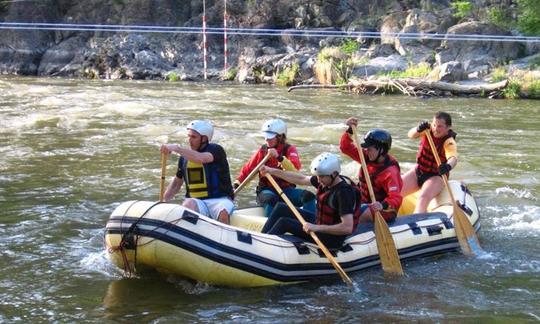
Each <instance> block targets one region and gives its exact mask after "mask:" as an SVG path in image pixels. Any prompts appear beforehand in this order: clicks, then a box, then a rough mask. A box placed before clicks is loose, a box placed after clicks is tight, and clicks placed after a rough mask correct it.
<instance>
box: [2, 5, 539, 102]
mask: <svg viewBox="0 0 540 324" xmlns="http://www.w3.org/2000/svg"><path fill="white" fill-rule="evenodd" d="M416 2H418V4H417V3H416ZM420 4H422V5H420ZM202 9H203V8H202V1H181V0H177V1H175V0H154V1H143V0H134V1H125V0H99V1H91V2H88V1H72V0H63V1H60V0H43V1H40V2H39V3H35V2H25V1H22V2H10V3H8V4H4V5H2V6H0V20H1V21H3V22H4V23H9V22H32V23H44V22H45V23H60V24H68V23H69V24H92V25H94V24H96V25H110V26H143V27H144V26H163V28H161V30H160V31H158V32H152V33H150V32H147V31H148V30H144V31H143V29H142V27H141V28H139V29H138V30H133V29H132V31H125V28H123V29H124V30H120V29H122V28H117V27H115V28H113V29H114V30H113V29H108V30H104V28H100V27H99V26H93V27H91V28H88V30H80V28H75V27H74V26H71V27H69V28H67V27H58V26H49V27H48V28H47V29H43V28H42V29H35V27H36V25H34V27H33V28H30V29H15V28H14V27H13V25H10V26H11V27H9V26H7V27H6V25H4V26H3V27H4V29H0V73H2V74H17V75H37V76H60V77H83V78H109V79H152V80H164V79H168V80H172V81H174V80H193V81H198V80H202V79H203V72H204V69H203V55H202V47H203V43H202V35H201V34H200V33H199V29H198V27H201V24H202ZM227 11H228V25H229V26H230V27H234V28H245V29H249V30H252V29H259V30H260V29H268V30H282V31H281V32H276V33H274V32H272V33H273V34H272V35H261V34H260V33H253V34H252V35H246V34H243V35H239V34H234V33H231V34H230V35H229V37H228V54H229V55H228V62H229V69H228V70H227V71H224V69H223V66H224V54H223V53H224V46H223V44H224V42H223V34H222V33H220V31H216V30H213V29H211V30H210V31H211V32H215V33H211V34H209V35H208V46H207V47H208V48H207V49H208V70H207V72H208V78H209V79H213V80H231V81H234V82H240V83H271V84H274V83H277V84H281V85H298V84H316V83H321V84H335V83H338V84H339V83H348V82H350V80H366V79H371V78H374V77H378V76H381V75H384V76H385V77H401V76H405V77H422V78H426V79H428V80H431V81H443V82H464V81H468V82H471V81H474V82H484V81H485V82H491V81H500V80H501V79H504V78H512V77H516V76H519V77H520V78H521V80H528V85H529V88H530V89H532V90H530V91H528V89H529V88H528V87H527V86H525V87H523V86H520V88H519V89H517V91H518V93H519V96H521V97H536V95H537V93H536V92H535V91H537V90H536V88H535V87H536V86H537V87H538V96H540V81H538V80H540V72H539V71H538V70H539V69H540V43H538V42H536V43H535V42H524V41H521V42H520V41H492V40H481V39H476V40H463V39H459V37H457V38H458V40H456V37H455V36H459V35H501V36H513V34H512V33H511V31H509V30H505V29H503V28H501V27H498V26H495V25H492V24H490V23H486V22H482V21H477V20H471V19H468V20H463V19H462V20H458V19H457V18H454V17H453V12H452V10H451V9H450V8H449V1H444V0H441V1H429V6H427V5H426V2H425V1H397V0H387V1H368V0H356V1H339V0H328V1H294V0H293V1H282V0H257V1H243V0H229V1H228V5H227ZM223 16H224V8H223V1H206V19H207V23H208V27H210V28H221V27H222V26H223ZM40 26H41V25H40ZM173 26H181V27H185V28H197V29H192V30H189V29H182V30H178V29H177V30H171V29H169V30H165V29H166V27H173ZM186 31H189V33H188V32H186ZM298 31H303V32H304V33H303V34H302V35H296V34H297V32H298ZM360 32H364V33H360ZM329 33H331V34H332V36H330V34H329ZM336 33H340V34H339V35H338V36H336V35H337V34H336ZM315 34H317V35H315ZM407 35H416V36H419V37H404V36H407ZM422 35H423V36H426V35H440V36H441V37H436V38H433V37H432V38H429V37H422ZM443 35H444V36H443ZM537 81H538V82H537ZM537 83H538V84H537ZM531 84H532V86H531ZM527 91H528V92H527Z"/></svg>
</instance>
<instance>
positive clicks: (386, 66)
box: [352, 54, 408, 78]
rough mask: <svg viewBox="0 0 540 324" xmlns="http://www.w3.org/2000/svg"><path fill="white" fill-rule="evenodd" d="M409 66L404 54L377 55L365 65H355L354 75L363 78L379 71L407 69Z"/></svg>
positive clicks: (387, 71)
mask: <svg viewBox="0 0 540 324" xmlns="http://www.w3.org/2000/svg"><path fill="white" fill-rule="evenodd" d="M407 67H408V64H407V59H406V58H404V57H403V56H400V55H397V54H394V55H390V56H387V57H376V58H374V59H371V60H370V61H369V62H368V63H367V64H365V65H359V66H355V67H354V69H353V72H352V75H354V76H357V77H359V78H363V77H367V76H370V75H375V74H379V73H389V72H392V71H405V70H406V69H407Z"/></svg>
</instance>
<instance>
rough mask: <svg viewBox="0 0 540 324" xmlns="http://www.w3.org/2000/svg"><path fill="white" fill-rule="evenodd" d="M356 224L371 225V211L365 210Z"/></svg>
mask: <svg viewBox="0 0 540 324" xmlns="http://www.w3.org/2000/svg"><path fill="white" fill-rule="evenodd" d="M358 223H360V224H366V223H373V216H372V215H371V210H370V209H369V208H366V210H364V212H363V213H362V214H361V215H360V218H359V219H358Z"/></svg>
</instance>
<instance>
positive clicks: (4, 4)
mask: <svg viewBox="0 0 540 324" xmlns="http://www.w3.org/2000/svg"><path fill="white" fill-rule="evenodd" d="M10 3H11V1H0V14H1V13H4V12H8V9H9V5H10Z"/></svg>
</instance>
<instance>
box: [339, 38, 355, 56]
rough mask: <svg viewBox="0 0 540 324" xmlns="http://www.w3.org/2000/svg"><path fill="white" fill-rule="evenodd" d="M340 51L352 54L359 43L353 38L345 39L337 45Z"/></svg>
mask: <svg viewBox="0 0 540 324" xmlns="http://www.w3.org/2000/svg"><path fill="white" fill-rule="evenodd" d="M339 48H340V49H341V51H343V53H345V54H346V55H349V56H350V55H352V54H353V53H355V52H356V51H358V48H360V44H358V42H357V41H356V40H354V39H347V40H345V41H343V42H342V43H341V45H340V46H339Z"/></svg>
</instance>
